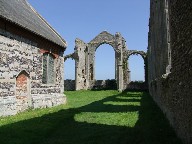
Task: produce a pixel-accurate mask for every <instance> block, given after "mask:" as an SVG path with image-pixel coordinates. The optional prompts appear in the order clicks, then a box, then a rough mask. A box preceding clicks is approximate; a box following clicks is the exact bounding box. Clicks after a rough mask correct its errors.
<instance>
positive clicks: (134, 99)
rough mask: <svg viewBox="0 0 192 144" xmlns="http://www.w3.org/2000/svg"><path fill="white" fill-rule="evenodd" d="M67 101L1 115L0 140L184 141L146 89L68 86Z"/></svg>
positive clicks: (13, 143)
mask: <svg viewBox="0 0 192 144" xmlns="http://www.w3.org/2000/svg"><path fill="white" fill-rule="evenodd" d="M65 94H66V95H67V99H68V103H67V104H66V105H61V106H57V107H54V108H48V109H38V110H29V111H26V112H24V113H21V114H18V115H16V116H11V117H6V118H0V144H180V143H181V142H180V140H179V139H178V138H177V137H176V135H175V133H174V131H173V130H172V128H170V126H169V123H168V121H167V120H166V119H165V117H164V115H163V114H162V112H161V111H160V110H159V108H158V107H157V106H156V104H155V103H154V102H153V101H152V99H151V97H150V96H149V95H148V93H145V92H124V93H119V92H117V91H112V90H111V91H110V90H109V91H77V92H75V91H68V92H65Z"/></svg>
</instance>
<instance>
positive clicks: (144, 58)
mask: <svg viewBox="0 0 192 144" xmlns="http://www.w3.org/2000/svg"><path fill="white" fill-rule="evenodd" d="M131 55H140V56H141V57H142V58H143V61H144V75H145V83H147V81H148V71H147V65H148V64H147V53H146V52H144V51H137V50H128V51H127V53H126V60H128V59H129V57H130V56H131ZM129 75H130V74H129ZM129 77H130V76H129ZM128 82H130V80H128Z"/></svg>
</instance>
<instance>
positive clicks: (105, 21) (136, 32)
mask: <svg viewBox="0 0 192 144" xmlns="http://www.w3.org/2000/svg"><path fill="white" fill-rule="evenodd" d="M28 1H29V3H30V4H31V5H32V6H33V7H34V8H35V9H36V10H37V11H38V12H39V14H40V15H42V16H43V17H44V18H45V19H46V20H47V22H48V23H49V24H50V25H51V26H52V27H53V28H54V29H55V30H56V31H57V32H58V33H59V34H60V35H61V36H62V37H63V38H64V39H65V40H66V41H67V43H68V47H67V50H66V51H65V55H66V54H70V53H72V52H73V51H74V47H75V39H76V38H80V39H82V40H83V41H84V42H86V43H88V42H89V41H91V40H92V39H93V38H94V37H95V36H97V35H98V34H99V33H100V32H102V31H104V30H106V31H108V32H109V33H111V34H115V33H116V32H120V33H121V34H122V36H123V37H124V38H125V40H126V44H127V47H128V49H130V50H143V51H147V42H148V40H147V39H148V21H149V0H28ZM114 61H115V58H114V50H113V48H112V47H111V46H109V45H107V44H104V45H101V46H100V47H99V48H98V49H97V51H96V79H114V74H115V71H114ZM128 61H129V66H130V70H131V79H132V80H144V64H143V60H142V58H141V57H140V56H131V57H130V58H129V60H128ZM64 76H65V79H74V77H75V62H74V61H72V60H68V61H66V62H65V74H64Z"/></svg>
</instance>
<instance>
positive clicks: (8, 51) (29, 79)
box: [0, 29, 66, 116]
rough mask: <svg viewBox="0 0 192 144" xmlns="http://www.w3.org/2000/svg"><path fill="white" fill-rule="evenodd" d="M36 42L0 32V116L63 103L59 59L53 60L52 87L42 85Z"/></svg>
mask: <svg viewBox="0 0 192 144" xmlns="http://www.w3.org/2000/svg"><path fill="white" fill-rule="evenodd" d="M42 55H43V53H41V52H40V48H38V47H37V43H34V42H32V41H30V40H27V39H25V38H23V37H21V36H17V35H14V34H11V33H9V32H6V31H4V30H2V29H0V57H1V59H0V116H6V115H14V114H16V113H17V112H19V111H23V110H26V109H27V108H29V107H31V108H44V107H51V106H55V105H59V104H63V103H65V101H66V98H65V97H64V94H63V92H64V85H63V61H64V59H63V57H62V55H61V54H60V55H58V58H56V59H55V72H56V76H55V77H56V80H55V84H53V85H48V84H42V71H43V70H42Z"/></svg>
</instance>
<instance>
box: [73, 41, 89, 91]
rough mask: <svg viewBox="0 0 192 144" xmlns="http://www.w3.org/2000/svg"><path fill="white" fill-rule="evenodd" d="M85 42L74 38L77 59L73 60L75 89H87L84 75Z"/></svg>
mask: <svg viewBox="0 0 192 144" xmlns="http://www.w3.org/2000/svg"><path fill="white" fill-rule="evenodd" d="M85 49H86V43H84V42H83V41H82V40H80V39H76V40H75V51H76V52H75V53H76V57H77V60H76V61H75V85H76V86H75V87H76V88H75V89H76V90H83V89H87V76H86V61H85V60H86V59H85Z"/></svg>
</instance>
